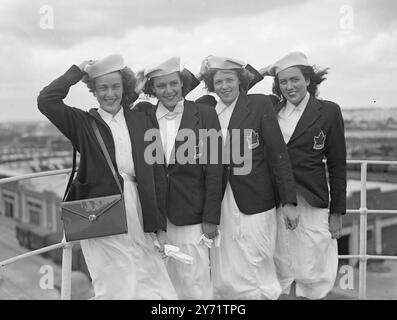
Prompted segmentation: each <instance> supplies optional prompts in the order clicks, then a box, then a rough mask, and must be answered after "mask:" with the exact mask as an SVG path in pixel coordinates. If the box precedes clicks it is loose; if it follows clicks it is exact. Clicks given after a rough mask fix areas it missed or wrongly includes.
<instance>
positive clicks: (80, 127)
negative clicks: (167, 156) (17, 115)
mask: <svg viewBox="0 0 397 320" xmlns="http://www.w3.org/2000/svg"><path fill="white" fill-rule="evenodd" d="M82 75H83V74H82V72H81V71H80V69H79V68H78V67H77V66H75V65H74V66H72V67H71V68H70V69H69V70H68V71H67V72H66V73H65V74H64V75H62V76H61V77H59V78H58V79H56V80H54V81H53V82H52V83H51V84H49V85H48V86H47V87H45V88H44V89H43V90H42V91H41V92H40V95H39V96H38V99H37V102H38V107H39V110H40V111H41V112H42V113H43V114H44V115H45V116H46V117H47V118H48V119H49V120H50V121H51V122H52V123H53V124H54V125H55V126H56V127H57V128H58V129H59V130H60V131H61V132H62V134H63V135H65V137H67V138H68V139H69V140H70V141H71V143H72V145H73V146H74V147H75V148H76V149H77V151H78V152H79V153H80V164H79V168H78V171H77V176H76V178H75V179H74V181H73V183H72V185H71V188H70V191H69V194H68V197H67V201H72V200H80V199H87V198H93V197H100V196H107V195H114V194H118V193H120V191H119V189H118V187H117V184H116V182H115V180H114V178H113V175H112V173H111V170H110V168H109V166H108V164H107V162H106V159H105V157H104V155H103V154H102V151H101V148H100V146H99V143H98V141H97V139H96V137H95V134H94V131H93V129H92V126H91V120H92V119H94V120H95V121H96V123H97V125H98V128H99V131H100V133H101V135H102V137H103V140H104V142H105V145H106V147H107V149H108V151H109V154H110V158H111V160H112V162H113V165H114V167H115V168H116V171H117V163H116V158H115V146H114V141H113V136H112V133H111V131H110V128H109V127H108V125H107V124H106V123H105V122H104V121H103V120H102V118H101V116H100V115H99V113H98V112H97V110H96V109H91V110H90V111H89V112H86V111H83V110H81V109H77V108H72V107H69V106H67V105H66V104H64V103H63V99H64V98H65V97H66V95H67V94H68V92H69V89H70V87H71V86H72V85H74V84H76V83H77V82H79V81H80V80H81V78H82ZM123 111H124V116H125V120H126V123H127V127H128V130H129V133H130V138H131V144H132V156H133V160H134V165H135V173H136V178H137V188H138V194H139V198H140V202H141V205H142V213H143V214H142V215H143V224H144V231H145V232H154V231H156V230H158V229H165V228H166V219H165V217H164V216H163V215H162V214H161V212H160V211H159V209H158V207H157V202H156V196H155V186H154V174H153V167H152V166H150V165H148V164H147V163H146V162H145V161H144V158H143V155H144V150H145V148H146V146H147V144H148V142H145V141H144V139H143V137H144V133H145V131H146V129H147V123H146V115H145V114H144V113H140V112H138V111H136V110H130V109H128V108H124V109H123ZM118 178H119V180H120V183H121V185H122V186H123V178H122V177H121V176H120V175H119V174H118ZM65 187H66V186H65Z"/></svg>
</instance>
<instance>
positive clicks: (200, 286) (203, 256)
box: [166, 220, 213, 300]
mask: <svg viewBox="0 0 397 320" xmlns="http://www.w3.org/2000/svg"><path fill="white" fill-rule="evenodd" d="M202 233H203V232H202V227H201V223H200V224H194V225H187V226H176V225H174V224H172V223H171V222H170V221H169V220H168V221H167V237H168V240H169V241H170V244H172V245H174V246H177V247H179V248H180V249H181V252H183V253H186V254H188V255H190V256H191V257H192V258H193V264H185V263H182V262H180V261H178V260H176V259H173V258H166V265H167V270H168V274H169V276H170V278H171V280H172V283H173V285H174V287H175V290H176V292H177V294H178V297H179V299H184V300H190V299H194V300H209V299H212V298H213V295H212V287H211V282H210V265H209V263H210V262H209V249H208V247H207V246H205V245H204V244H199V243H198V242H199V240H200V237H201V235H202Z"/></svg>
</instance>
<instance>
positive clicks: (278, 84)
mask: <svg viewBox="0 0 397 320" xmlns="http://www.w3.org/2000/svg"><path fill="white" fill-rule="evenodd" d="M327 72H328V69H323V70H316V69H315V68H313V67H312V66H310V65H309V63H308V61H307V57H306V56H305V55H304V54H303V53H302V52H292V53H290V54H288V55H287V56H285V57H283V58H282V59H280V60H279V61H277V62H275V63H274V64H272V65H270V66H268V67H266V68H263V69H261V70H260V73H261V74H262V75H264V76H267V75H268V76H273V77H274V84H273V92H274V93H275V94H276V95H277V96H278V97H279V98H280V100H281V101H280V102H279V103H278V104H276V105H275V110H276V113H277V115H278V121H279V124H280V128H281V131H282V133H283V137H284V141H285V143H286V144H287V146H288V152H289V156H290V159H291V164H292V169H293V171H294V177H295V183H296V187H297V194H298V206H297V207H296V213H297V216H298V217H299V223H298V226H297V228H296V229H294V230H293V231H291V230H287V229H286V228H285V227H284V223H283V221H282V219H281V217H282V215H283V208H279V209H278V211H279V214H278V230H277V243H276V253H275V263H276V266H277V274H278V277H279V280H280V283H281V286H282V288H283V293H286V294H288V293H289V292H291V295H292V296H298V297H299V296H300V297H305V298H309V299H320V298H323V297H325V296H326V295H327V294H328V293H329V292H330V291H331V290H332V288H333V285H334V283H335V279H336V274H337V265H338V250H337V242H336V239H338V238H339V237H340V236H341V231H342V218H341V217H342V215H343V214H345V213H346V144H345V137H344V124H343V118H342V113H341V110H340V107H339V106H338V105H337V104H335V103H333V102H330V101H326V100H319V99H317V94H318V86H319V84H320V83H321V82H322V81H324V80H325V75H326V74H327ZM324 159H326V167H325V164H324V162H323V160H324ZM326 168H327V170H326ZM326 171H328V175H329V185H330V191H329V190H328V182H327V176H326V173H327V172H326ZM329 197H330V199H331V200H330V201H329ZM291 289H292V290H291Z"/></svg>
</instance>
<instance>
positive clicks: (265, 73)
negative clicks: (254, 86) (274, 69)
mask: <svg viewBox="0 0 397 320" xmlns="http://www.w3.org/2000/svg"><path fill="white" fill-rule="evenodd" d="M270 68H271V65H269V66H267V67H264V68H261V69H259V70H258V72H259V73H260V75H261V76H263V77H266V76H270V73H269V71H270Z"/></svg>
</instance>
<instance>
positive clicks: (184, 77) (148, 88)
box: [142, 71, 190, 98]
mask: <svg viewBox="0 0 397 320" xmlns="http://www.w3.org/2000/svg"><path fill="white" fill-rule="evenodd" d="M177 73H178V75H179V79H181V83H182V87H185V86H186V85H187V83H188V82H189V81H190V80H189V79H188V77H187V75H185V74H184V73H182V72H180V71H178V72H177ZM142 91H143V93H144V94H146V95H147V96H149V97H152V98H156V94H155V93H154V91H153V78H150V79H149V80H148V81H146V83H145V86H144V87H143V89H142Z"/></svg>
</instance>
